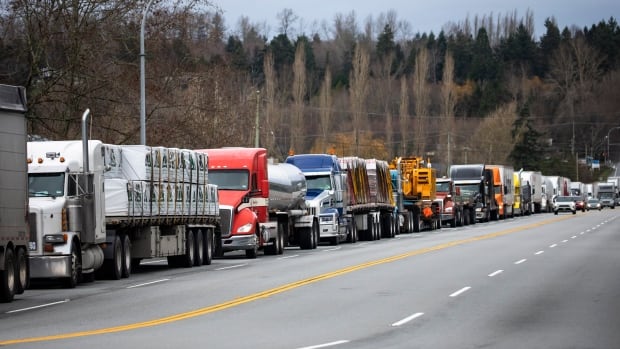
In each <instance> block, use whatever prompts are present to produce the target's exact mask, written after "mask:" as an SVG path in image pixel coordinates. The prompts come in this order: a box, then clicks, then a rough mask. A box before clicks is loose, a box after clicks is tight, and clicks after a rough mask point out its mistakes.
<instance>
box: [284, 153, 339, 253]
mask: <svg viewBox="0 0 620 349" xmlns="http://www.w3.org/2000/svg"><path fill="white" fill-rule="evenodd" d="M286 163H288V164H292V165H294V166H296V167H298V168H299V169H300V170H301V171H302V172H303V174H304V176H305V177H306V183H307V186H308V191H307V193H306V206H308V207H309V208H310V209H311V210H312V211H314V212H316V213H317V214H318V215H319V239H321V240H326V241H329V242H330V243H332V244H337V243H339V242H341V241H344V240H346V239H347V238H348V237H349V234H350V226H351V224H350V222H349V220H348V218H347V217H346V215H345V214H344V213H345V212H344V202H345V200H344V198H345V196H346V192H345V188H346V185H345V183H344V181H345V175H344V172H343V171H342V169H341V167H340V164H339V162H338V158H337V157H336V156H335V155H329V154H298V155H291V156H289V157H287V158H286Z"/></svg>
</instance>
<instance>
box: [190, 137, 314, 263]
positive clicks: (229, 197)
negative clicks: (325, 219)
mask: <svg viewBox="0 0 620 349" xmlns="http://www.w3.org/2000/svg"><path fill="white" fill-rule="evenodd" d="M197 151H198V152H204V153H207V154H208V158H209V164H208V167H209V183H212V184H216V185H217V186H218V192H219V203H220V219H221V221H220V224H221V234H222V235H221V241H220V243H219V244H217V246H216V255H222V254H223V253H224V252H229V251H238V250H243V251H245V255H246V257H247V258H256V256H257V253H258V250H261V249H262V250H264V252H265V254H272V255H275V254H281V253H283V250H284V247H285V246H286V245H288V244H295V245H299V247H301V248H302V249H313V248H316V246H317V244H318V241H319V221H318V215H316V214H313V212H312V210H311V209H309V208H308V207H306V204H305V199H304V197H305V194H306V190H307V186H306V179H305V177H304V175H303V173H302V172H301V170H300V169H299V168H297V167H296V166H293V165H291V164H269V163H268V159H267V150H266V149H264V148H236V147H235V148H218V149H202V150H197Z"/></svg>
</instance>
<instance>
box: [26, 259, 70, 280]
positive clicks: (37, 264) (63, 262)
mask: <svg viewBox="0 0 620 349" xmlns="http://www.w3.org/2000/svg"><path fill="white" fill-rule="evenodd" d="M29 262H30V277H31V278H33V279H50V278H63V277H69V276H71V255H63V256H30V257H29Z"/></svg>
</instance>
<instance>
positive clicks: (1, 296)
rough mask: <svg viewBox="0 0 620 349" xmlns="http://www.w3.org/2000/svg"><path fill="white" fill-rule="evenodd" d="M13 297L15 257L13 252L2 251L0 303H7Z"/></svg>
mask: <svg viewBox="0 0 620 349" xmlns="http://www.w3.org/2000/svg"><path fill="white" fill-rule="evenodd" d="M14 297H15V257H14V255H13V250H12V249H11V248H7V249H6V250H5V251H4V270H2V271H0V302H2V303H8V302H11V301H13V298H14Z"/></svg>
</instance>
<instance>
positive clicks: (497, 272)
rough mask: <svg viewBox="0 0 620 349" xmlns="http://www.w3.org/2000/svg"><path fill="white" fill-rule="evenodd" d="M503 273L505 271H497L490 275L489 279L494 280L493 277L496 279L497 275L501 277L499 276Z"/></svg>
mask: <svg viewBox="0 0 620 349" xmlns="http://www.w3.org/2000/svg"><path fill="white" fill-rule="evenodd" d="M503 272H504V271H503V270H501V269H500V270H496V271H494V272H492V273H491V274H489V277H491V278H492V277H494V276H496V275H499V274H501V273H503Z"/></svg>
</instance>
